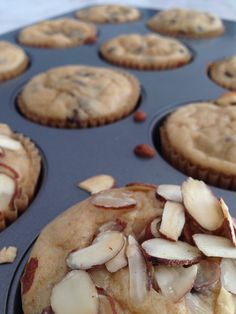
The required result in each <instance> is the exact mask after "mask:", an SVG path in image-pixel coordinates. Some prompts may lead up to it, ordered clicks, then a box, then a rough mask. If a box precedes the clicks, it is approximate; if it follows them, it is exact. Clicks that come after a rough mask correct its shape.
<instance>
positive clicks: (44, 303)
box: [21, 178, 236, 314]
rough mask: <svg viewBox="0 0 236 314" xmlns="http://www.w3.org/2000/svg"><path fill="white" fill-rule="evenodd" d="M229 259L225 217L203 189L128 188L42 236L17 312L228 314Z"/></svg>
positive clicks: (85, 206)
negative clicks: (226, 309) (19, 308)
mask: <svg viewBox="0 0 236 314" xmlns="http://www.w3.org/2000/svg"><path fill="white" fill-rule="evenodd" d="M85 222H86V223H85ZM226 222H227V223H226ZM62 230H63V232H61V231H62ZM209 233H210V234H209ZM235 260H236V248H235V231H234V227H233V220H232V217H231V216H230V214H229V210H228V207H227V205H226V204H225V203H224V201H223V199H218V198H217V196H215V195H214V194H213V193H212V191H211V190H210V189H209V188H208V187H207V186H206V185H205V183H204V182H202V181H198V180H193V179H192V178H188V179H187V180H186V181H184V182H183V184H182V185H181V186H177V185H158V186H155V185H153V184H145V183H132V184H129V185H127V186H126V187H123V188H119V189H108V190H103V191H101V192H99V193H96V194H93V195H92V196H91V197H89V198H88V199H86V200H84V201H83V202H81V203H78V204H76V205H75V206H73V207H72V208H70V209H68V210H67V211H66V212H65V213H63V214H61V215H60V216H59V217H58V218H56V219H55V220H54V221H53V222H52V223H50V224H49V225H48V226H46V227H45V228H44V230H43V231H42V233H41V234H40V236H39V237H38V239H37V241H36V243H35V245H34V247H33V249H32V251H31V254H30V257H29V260H28V263H27V265H26V268H25V272H24V274H23V276H22V279H21V293H22V305H23V311H24V313H25V314H37V313H43V314H46V313H49V314H52V313H59V314H60V313H66V314H67V313H68V314H76V313H91V314H97V313H98V309H99V313H100V312H101V313H106V314H107V313H116V314H123V313H126V314H133V313H135V314H145V313H150V314H161V313H170V314H187V313H190V312H193V313H195V310H198V311H199V310H201V313H223V312H222V308H223V307H224V306H225V304H226V303H227V306H228V307H229V309H230V312H229V313H234V310H235V305H234V302H235V296H234V295H233V294H234V293H235V292H236V288H235V284H234V280H233V278H234V276H233V274H234V273H235V264H234V263H235ZM186 266H188V267H186ZM232 276H233V277H232ZM231 278H232V280H231ZM215 310H216V312H215Z"/></svg>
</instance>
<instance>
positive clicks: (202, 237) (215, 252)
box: [193, 233, 236, 258]
mask: <svg viewBox="0 0 236 314" xmlns="http://www.w3.org/2000/svg"><path fill="white" fill-rule="evenodd" d="M193 240H194V242H195V244H196V246H197V247H198V249H199V250H200V251H201V252H202V253H203V254H205V255H206V256H209V257H225V258H236V247H235V246H234V245H233V244H232V242H231V241H230V240H229V239H226V238H223V237H219V236H215V235H210V234H200V233H197V234H194V235H193Z"/></svg>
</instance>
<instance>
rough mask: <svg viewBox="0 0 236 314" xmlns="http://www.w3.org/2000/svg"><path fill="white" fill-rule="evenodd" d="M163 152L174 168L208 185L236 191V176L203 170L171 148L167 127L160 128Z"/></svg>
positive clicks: (207, 169)
mask: <svg viewBox="0 0 236 314" xmlns="http://www.w3.org/2000/svg"><path fill="white" fill-rule="evenodd" d="M160 137H161V150H162V154H163V156H164V158H165V159H166V160H167V161H169V162H170V164H171V165H172V166H174V167H175V168H177V169H178V170H180V171H182V172H183V173H185V174H186V175H188V176H191V177H193V178H195V179H199V180H203V181H205V182H206V183H207V184H211V185H214V186H218V187H220V188H223V189H229V190H236V176H233V175H232V176H228V175H226V174H225V173H223V172H222V171H218V170H217V169H216V170H215V171H214V170H212V169H209V168H203V167H202V166H199V165H197V164H193V163H192V162H191V161H190V160H188V159H186V158H185V156H183V155H182V154H181V153H180V152H178V151H177V150H176V149H175V148H173V147H172V146H171V143H170V141H169V139H168V135H167V133H166V130H165V126H162V127H161V128H160Z"/></svg>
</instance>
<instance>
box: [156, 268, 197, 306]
mask: <svg viewBox="0 0 236 314" xmlns="http://www.w3.org/2000/svg"><path fill="white" fill-rule="evenodd" d="M196 276H197V265H193V266H190V267H187V268H185V267H182V266H175V267H169V266H163V265H159V266H157V267H155V273H154V277H155V280H156V281H157V284H158V286H159V288H160V289H161V292H162V294H163V295H164V296H166V297H167V298H169V299H171V300H172V301H173V302H178V301H180V300H181V299H182V298H183V297H184V296H185V295H186V294H187V293H188V292H189V291H191V289H192V287H193V284H194V280H195V278H196Z"/></svg>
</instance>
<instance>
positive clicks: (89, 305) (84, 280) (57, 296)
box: [51, 270, 99, 314]
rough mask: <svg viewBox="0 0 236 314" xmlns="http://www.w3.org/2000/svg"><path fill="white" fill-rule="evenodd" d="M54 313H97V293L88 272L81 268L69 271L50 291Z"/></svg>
mask: <svg viewBox="0 0 236 314" xmlns="http://www.w3.org/2000/svg"><path fill="white" fill-rule="evenodd" d="M51 307H52V310H53V312H54V313H55V314H78V313H88V314H97V313H98V307H99V302H98V294H97V290H96V287H95V285H94V283H93V281H92V279H91V278H90V276H89V274H88V273H87V272H86V271H83V270H73V271H71V272H69V273H68V274H67V275H66V276H65V277H64V278H63V279H62V281H60V282H59V283H58V284H56V285H55V286H54V287H53V289H52V293H51Z"/></svg>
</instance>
